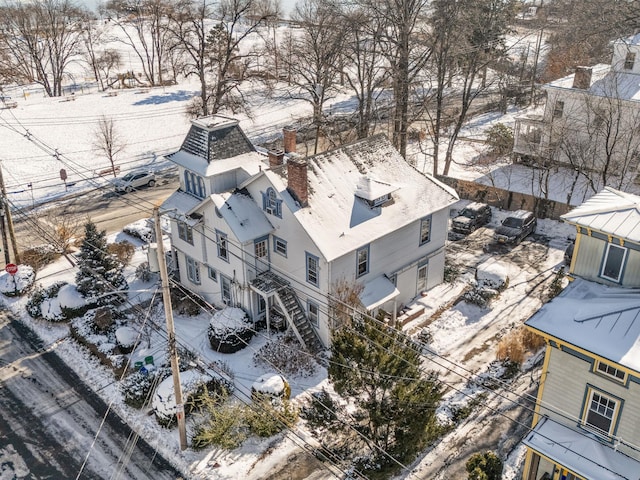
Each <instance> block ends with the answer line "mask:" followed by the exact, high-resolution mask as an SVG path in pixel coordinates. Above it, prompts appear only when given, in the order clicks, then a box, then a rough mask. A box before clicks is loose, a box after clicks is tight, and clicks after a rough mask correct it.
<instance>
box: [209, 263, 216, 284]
mask: <svg viewBox="0 0 640 480" xmlns="http://www.w3.org/2000/svg"><path fill="white" fill-rule="evenodd" d="M209 278H210V279H211V280H213V281H214V282H217V281H218V271H217V270H216V269H215V268H213V267H209Z"/></svg>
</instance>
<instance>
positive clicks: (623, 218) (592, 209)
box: [560, 187, 640, 243]
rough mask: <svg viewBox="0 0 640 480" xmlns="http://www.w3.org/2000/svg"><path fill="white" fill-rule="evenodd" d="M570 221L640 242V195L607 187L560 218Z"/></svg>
mask: <svg viewBox="0 0 640 480" xmlns="http://www.w3.org/2000/svg"><path fill="white" fill-rule="evenodd" d="M560 218H561V219H562V220H564V221H565V222H567V223H571V224H574V225H579V226H582V227H586V228H590V229H593V230H597V231H600V232H603V233H606V234H610V235H613V236H616V237H620V238H623V239H625V240H628V241H631V242H634V243H640V196H638V195H633V194H631V193H626V192H621V191H619V190H615V189H613V188H610V187H605V188H604V189H603V190H602V191H600V192H598V193H597V194H595V195H594V196H592V197H591V198H590V199H588V200H587V201H586V202H584V203H583V204H582V205H580V206H579V207H576V208H574V209H573V210H571V211H570V212H569V213H565V214H564V215H562V216H561V217H560Z"/></svg>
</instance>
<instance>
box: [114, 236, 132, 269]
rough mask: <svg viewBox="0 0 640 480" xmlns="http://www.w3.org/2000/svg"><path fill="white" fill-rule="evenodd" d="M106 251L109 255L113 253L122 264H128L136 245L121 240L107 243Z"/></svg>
mask: <svg viewBox="0 0 640 480" xmlns="http://www.w3.org/2000/svg"><path fill="white" fill-rule="evenodd" d="M107 251H108V252H109V253H110V254H111V255H114V256H115V257H116V258H117V259H118V261H119V262H120V263H122V264H123V265H128V264H129V262H130V261H131V259H132V258H133V254H134V253H135V252H136V247H134V246H133V245H132V244H131V243H129V242H127V241H126V240H122V241H121V242H116V243H110V244H109V245H107Z"/></svg>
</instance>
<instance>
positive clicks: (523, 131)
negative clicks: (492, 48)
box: [513, 34, 640, 179]
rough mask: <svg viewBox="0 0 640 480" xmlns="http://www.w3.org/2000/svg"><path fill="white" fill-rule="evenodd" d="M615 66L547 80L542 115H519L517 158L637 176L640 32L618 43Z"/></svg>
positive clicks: (611, 173)
mask: <svg viewBox="0 0 640 480" xmlns="http://www.w3.org/2000/svg"><path fill="white" fill-rule="evenodd" d="M613 47H614V48H613V57H612V62H611V65H605V64H599V65H595V66H591V67H578V68H577V69H576V72H575V73H574V74H572V75H568V76H566V77H564V78H560V79H558V80H555V81H553V82H550V83H547V84H545V85H544V86H543V87H542V88H543V90H544V91H545V93H546V104H545V108H544V113H543V114H542V115H528V116H524V117H520V118H517V119H516V124H515V130H514V147H513V154H514V158H515V159H516V161H522V162H534V163H540V162H544V161H551V162H553V163H559V164H564V165H570V166H572V167H576V168H580V169H583V170H585V171H595V172H603V171H604V172H605V173H606V174H607V175H618V176H620V175H629V174H633V175H632V176H631V179H634V178H635V174H636V173H637V167H638V160H639V157H640V135H637V133H636V130H637V125H638V123H639V122H640V34H638V35H634V36H633V37H630V38H626V39H621V40H618V41H616V42H614V44H613Z"/></svg>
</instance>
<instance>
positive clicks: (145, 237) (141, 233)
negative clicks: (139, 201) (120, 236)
mask: <svg viewBox="0 0 640 480" xmlns="http://www.w3.org/2000/svg"><path fill="white" fill-rule="evenodd" d="M122 231H123V232H124V233H126V234H127V235H131V236H132V237H134V238H137V239H139V240H142V241H143V242H145V243H149V242H151V241H152V240H153V230H152V229H151V227H150V226H149V219H147V218H145V219H142V220H138V221H137V222H133V223H130V224H129V225H127V226H126V227H124V228H123V229H122Z"/></svg>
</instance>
